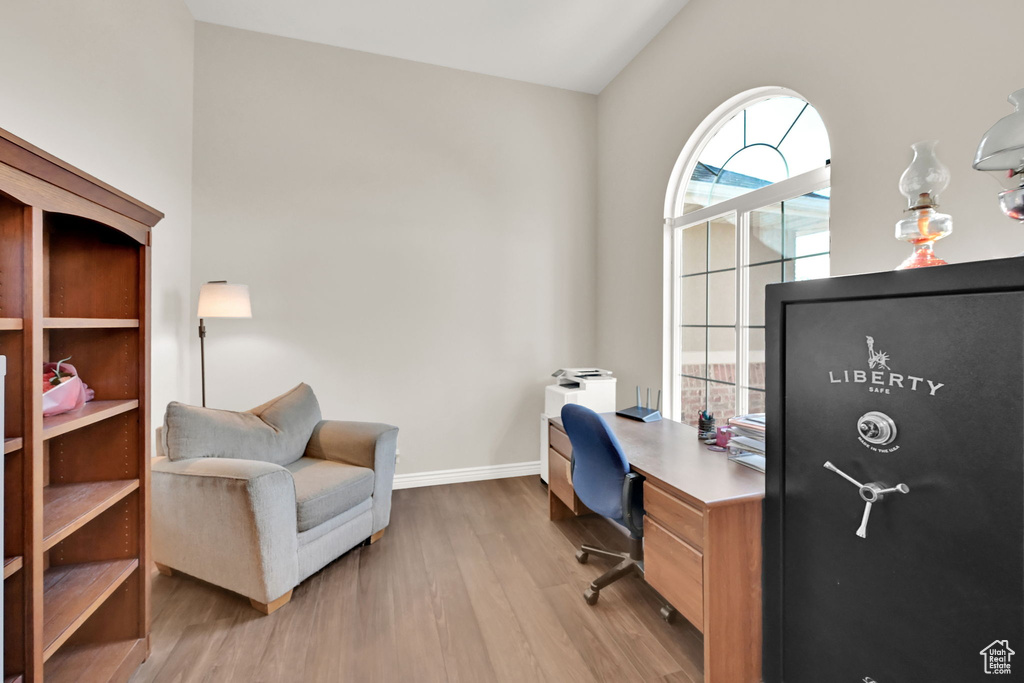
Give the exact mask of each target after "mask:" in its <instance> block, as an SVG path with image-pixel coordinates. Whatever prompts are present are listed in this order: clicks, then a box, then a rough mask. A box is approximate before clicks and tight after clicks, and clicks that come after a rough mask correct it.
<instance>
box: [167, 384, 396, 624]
mask: <svg viewBox="0 0 1024 683" xmlns="http://www.w3.org/2000/svg"><path fill="white" fill-rule="evenodd" d="M320 418H321V416H320V408H319V405H318V404H317V402H316V397H315V396H314V395H313V392H312V389H310V388H309V387H308V386H307V385H305V384H302V385H299V386H298V387H296V388H295V389H293V390H292V391H290V392H288V393H287V394H285V395H283V396H280V397H278V398H277V399H274V400H273V401H271V402H269V403H266V404H264V405H262V406H259V407H258V408H254V409H252V410H251V411H249V412H247V413H235V412H231V411H222V410H210V409H206V408H197V407H194V406H186V405H183V404H180V403H171V404H170V405H169V406H168V407H167V413H166V415H165V418H164V426H163V427H162V428H161V429H160V430H158V438H157V450H158V454H159V457H157V458H155V459H154V461H153V467H152V470H153V477H152V479H153V481H152V504H153V507H152V530H153V559H154V561H155V562H156V564H157V568H158V570H160V571H161V572H162V573H165V574H170V573H172V572H173V571H175V570H177V571H180V572H183V573H185V574H189V575H191V576H195V577H197V578H200V579H202V580H204V581H207V582H209V583H212V584H215V585H218V586H221V587H223V588H226V589H228V590H231V591H234V592H236V593H240V594H242V595H244V596H246V597H248V598H249V600H250V602H251V603H252V605H253V607H255V608H257V609H259V610H260V611H262V612H264V613H265V614H269V613H271V612H273V611H274V610H276V609H277V608H279V607H281V606H282V605H284V604H285V603H287V602H288V600H289V599H290V598H291V594H292V589H293V588H294V587H295V586H297V585H298V584H299V583H301V582H302V581H304V580H305V579H306V578H308V577H309V576H311V575H312V574H314V573H316V572H317V571H319V570H320V569H322V568H323V567H324V566H326V565H327V564H329V563H330V562H331V561H333V560H334V559H336V558H338V557H339V556H341V555H342V554H344V553H345V552H347V551H348V550H350V549H351V548H353V547H355V546H357V545H359V544H361V543H363V542H370V543H372V542H375V541H377V540H378V539H379V538H380V537H381V536H383V534H384V529H385V528H386V527H387V525H388V522H389V520H390V516H391V488H392V483H393V480H394V472H395V448H396V443H397V437H398V428H397V427H392V426H390V425H384V424H375V423H366V422H338V421H332V420H321V419H320Z"/></svg>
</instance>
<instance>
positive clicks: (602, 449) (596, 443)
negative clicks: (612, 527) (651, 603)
mask: <svg viewBox="0 0 1024 683" xmlns="http://www.w3.org/2000/svg"><path fill="white" fill-rule="evenodd" d="M562 424H563V425H564V426H565V433H566V434H568V435H569V441H570V442H571V443H572V460H571V464H570V468H571V472H572V486H573V488H574V489H575V490H576V495H577V496H579V499H580V500H582V501H583V504H584V505H586V506H587V507H588V508H590V509H591V510H593V511H594V512H596V513H598V514H599V515H603V516H605V517H607V518H609V519H611V520H612V521H613V522H615V523H617V524H619V525H621V526H623V527H625V528H626V530H627V531H628V532H629V552H628V553H616V552H611V551H609V550H605V549H604V548H595V547H593V546H589V545H584V546H582V547H580V549H579V551H578V552H577V553H576V559H577V560H578V561H579V562H580V563H581V564H586V562H587V559H588V558H589V556H590V555H595V556H597V557H603V558H605V559H609V560H615V561H617V564H616V565H615V566H614V567H612V568H611V569H610V570H608V571H607V572H605V573H604V574H602V575H601V576H599V577H597V578H596V579H594V581H593V582H592V583H591V584H590V587H589V588H588V589H587V590H586V591H585V592H584V593H583V597H584V598H585V599H586V601H587V604H590V605H594V604H596V603H597V598H598V596H599V595H600V592H601V589H602V588H604V587H605V586H608V585H609V584H611V583H613V582H615V581H618V580H619V579H621V578H622V577H624V576H629V575H631V574H636V575H638V576H640V577H641V578H643V575H644V564H643V559H644V545H643V536H644V500H643V492H644V489H643V481H644V478H643V477H642V476H640V475H639V474H637V473H636V472H630V471H629V462H627V461H626V456H625V455H623V453H622V447H621V446H620V445H619V440H618V439H616V438H615V434H614V433H613V432H612V430H611V429H610V428H609V427H608V424H607V423H606V422H605V421H604V419H603V418H602V417H601V416H600V415H598V414H597V413H595V412H594V411H593V410H591V409H590V408H584V407H583V406H579V405H574V404H568V405H565V406H563V407H562ZM663 616H665V618H666V619H668V618H669V616H668V615H663Z"/></svg>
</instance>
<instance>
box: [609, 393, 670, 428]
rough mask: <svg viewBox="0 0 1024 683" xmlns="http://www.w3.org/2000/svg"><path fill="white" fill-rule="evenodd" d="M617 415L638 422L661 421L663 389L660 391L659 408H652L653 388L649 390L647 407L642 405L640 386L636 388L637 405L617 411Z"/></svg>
mask: <svg viewBox="0 0 1024 683" xmlns="http://www.w3.org/2000/svg"><path fill="white" fill-rule="evenodd" d="M615 414H616V415H621V416H622V417H628V418H629V419H630V420H637V421H638V422H657V421H658V420H660V419H661V389H658V407H657V408H651V388H650V387H648V388H647V407H644V406H642V405H641V404H640V385H637V387H636V405H635V406H630V407H628V408H623V409H622V410H617V411H615Z"/></svg>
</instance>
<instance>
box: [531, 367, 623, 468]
mask: <svg viewBox="0 0 1024 683" xmlns="http://www.w3.org/2000/svg"><path fill="white" fill-rule="evenodd" d="M551 376H552V377H554V378H555V383H554V384H551V385H548V386H547V387H546V388H545V390H544V412H543V413H541V416H540V478H541V479H542V480H543V481H544V482H545V483H546V482H547V480H548V419H549V418H552V417H559V416H560V415H561V414H562V406H564V405H565V404H567V403H576V404H578V405H581V406H586V407H587V408H590V409H591V410H594V411H596V412H598V413H614V412H615V378H614V377H612V373H611V370H601V369H600V368H561V369H559V370H556V371H555V372H554V373H552V375H551Z"/></svg>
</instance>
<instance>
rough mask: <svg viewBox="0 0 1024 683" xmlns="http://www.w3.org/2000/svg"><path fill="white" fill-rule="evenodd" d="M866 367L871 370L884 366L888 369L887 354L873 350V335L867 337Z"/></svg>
mask: <svg viewBox="0 0 1024 683" xmlns="http://www.w3.org/2000/svg"><path fill="white" fill-rule="evenodd" d="M867 340H868V367H869V368H871V369H872V370H873V369H874V368H876V367H879V368H885V369H886V370H890V368H889V365H888V362H889V354H887V353H885V352H884V351H875V339H874V337H868V338H867Z"/></svg>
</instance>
